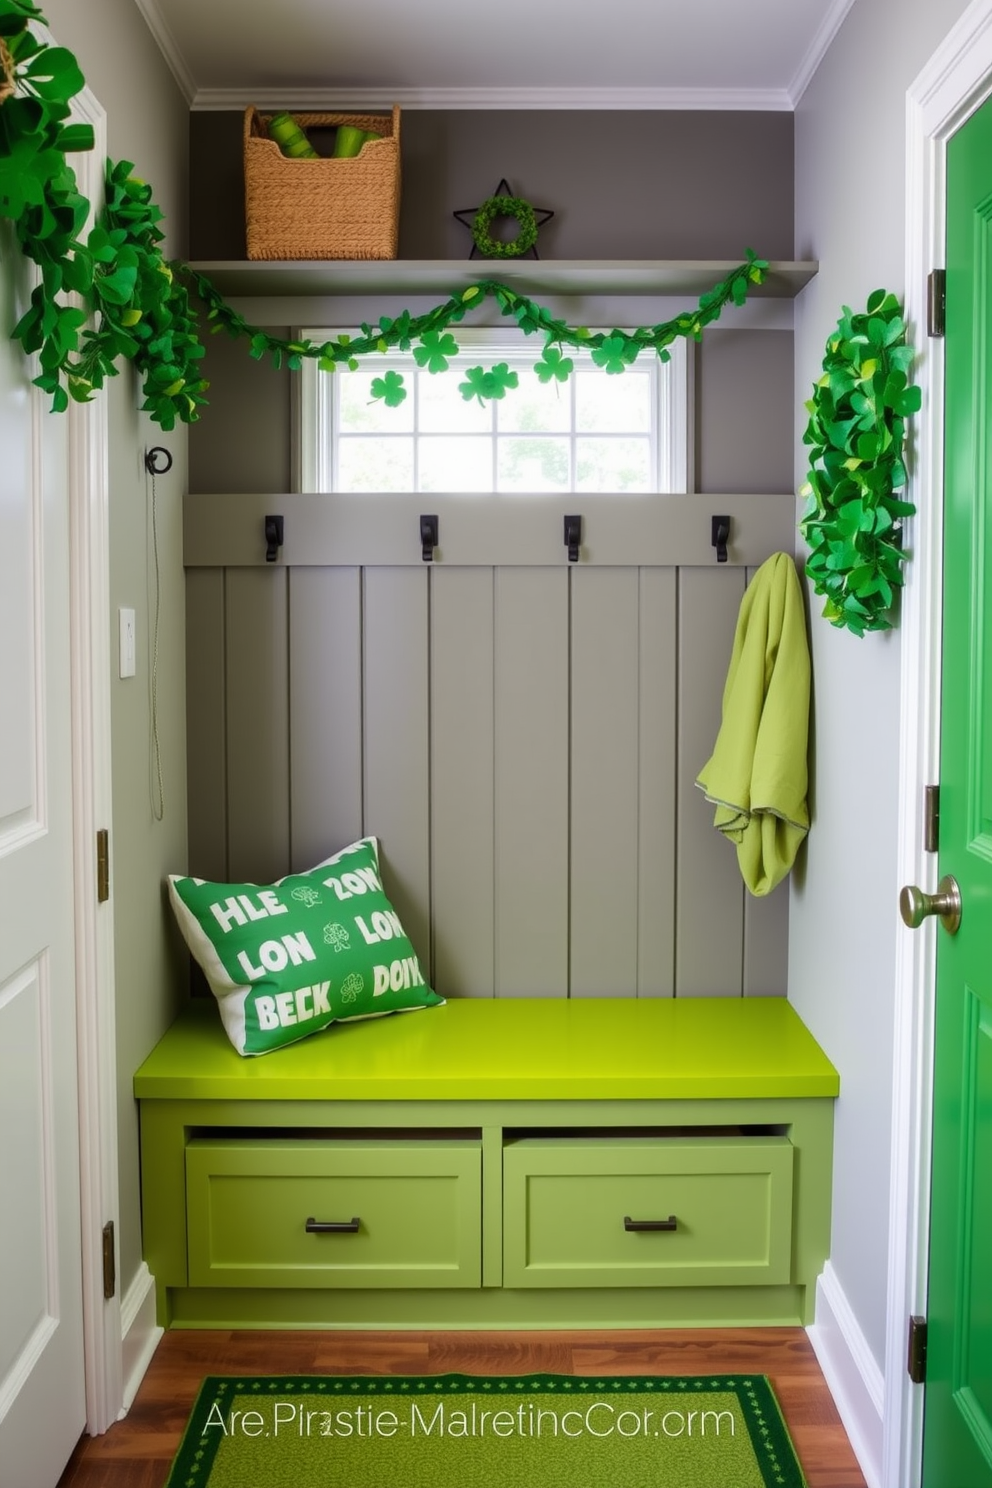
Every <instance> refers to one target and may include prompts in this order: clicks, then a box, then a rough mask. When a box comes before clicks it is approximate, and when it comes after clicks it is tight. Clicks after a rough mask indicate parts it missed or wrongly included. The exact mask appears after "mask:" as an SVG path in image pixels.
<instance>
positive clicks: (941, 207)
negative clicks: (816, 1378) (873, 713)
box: [882, 0, 992, 1488]
mask: <svg viewBox="0 0 992 1488" xmlns="http://www.w3.org/2000/svg"><path fill="white" fill-rule="evenodd" d="M990 92H992V0H973V3H972V4H971V5H970V6H969V7H968V9H967V10H966V11H965V13H964V14H963V15H962V17H961V18H960V20H959V21H958V23H957V25H956V26H955V27H954V28H953V30H952V31H951V32H950V33H949V34H948V36H947V37H946V38H945V40H944V42H943V44H942V45H941V46H940V48H939V49H938V50H937V51H936V52H935V53H934V55H933V57H932V58H931V59H930V61H929V62H928V63H927V65H926V67H925V68H924V69H923V71H922V72H921V73H920V75H919V76H918V77H917V79H916V81H915V82H914V83H913V85H912V87H911V88H910V89H909V91H908V93H907V96H906V245H907V246H906V286H907V288H906V315H907V320H908V322H909V327H910V337H911V339H912V340H913V341H914V343H915V345H916V346H917V347H919V348H920V351H921V358H920V365H919V368H918V371H917V381H918V382H919V384H920V386H921V388H922V390H923V409H922V413H921V417H920V420H919V424H918V427H917V431H916V440H915V445H916V448H915V465H916V469H915V475H914V478H913V493H912V499H913V500H914V501H915V503H916V506H917V515H916V516H915V517H914V518H913V519H912V522H911V524H909V529H908V533H907V542H908V546H909V547H910V548H911V549H912V550H913V554H914V557H913V561H912V562H911V563H910V564H909V565H908V568H907V582H906V588H905V591H904V598H903V607H902V622H901V629H902V675H901V697H902V705H901V719H900V723H901V727H900V738H901V749H900V759H899V802H900V812H899V817H900V822H899V841H898V872H899V882H900V883H918V884H921V885H924V886H926V887H927V888H932V887H933V885H934V884H935V882H936V876H937V875H936V867H937V864H936V858H935V857H934V856H933V855H931V854H927V853H925V852H924V850H923V790H924V787H925V786H926V785H928V784H934V783H936V782H937V781H938V780H939V744H940V711H939V710H940V622H941V561H942V537H943V495H944V484H943V452H944V424H943V397H944V358H943V344H942V342H941V341H939V340H927V306H926V299H927V296H926V285H927V276H928V274H929V273H930V271H931V270H932V269H934V268H940V267H943V264H944V217H945V199H944V161H945V153H946V143H947V140H948V138H949V137H950V136H951V135H952V134H953V133H954V132H955V130H956V129H958V128H959V127H960V126H961V124H962V123H963V122H964V120H965V119H966V118H967V117H968V115H969V114H970V113H972V112H973V111H974V109H975V108H977V106H978V105H979V104H980V103H982V102H983V101H984V99H985V98H986V97H988V95H989V93H990ZM896 934H897V941H896V961H895V966H896V977H895V1027H894V1038H893V1059H894V1081H893V1109H892V1180H891V1188H890V1210H889V1212H890V1216H891V1218H890V1229H889V1268H888V1277H889V1282H888V1297H887V1319H888V1326H887V1338H886V1356H885V1410H884V1415H883V1433H884V1442H883V1459H882V1463H883V1466H882V1482H883V1485H884V1488H918V1484H919V1482H920V1473H921V1458H922V1441H923V1398H922V1394H923V1392H922V1390H920V1389H919V1387H917V1386H915V1385H913V1384H912V1383H911V1381H910V1379H909V1376H908V1374H907V1372H906V1342H907V1327H908V1320H909V1318H910V1316H911V1315H912V1314H914V1313H925V1312H926V1287H927V1258H928V1234H929V1195H930V1119H931V1104H932V1080H933V985H934V970H935V960H936V939H935V931H934V927H933V924H932V922H931V923H930V924H929V925H928V927H927V929H926V930H925V931H921V932H916V933H911V932H910V931H908V930H905V929H904V928H903V927H902V926H900V927H899V928H898V930H897V932H896Z"/></svg>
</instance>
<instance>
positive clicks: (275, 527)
mask: <svg viewBox="0 0 992 1488" xmlns="http://www.w3.org/2000/svg"><path fill="white" fill-rule="evenodd" d="M282 540H283V519H282V517H281V516H270V517H266V518H265V543H266V547H265V561H266V563H275V561H276V554H277V553H278V552H279V549H280V548H281V547H282Z"/></svg>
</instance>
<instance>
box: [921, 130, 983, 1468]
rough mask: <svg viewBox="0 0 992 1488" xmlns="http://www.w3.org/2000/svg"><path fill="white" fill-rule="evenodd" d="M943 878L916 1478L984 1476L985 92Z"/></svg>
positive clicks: (950, 503)
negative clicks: (948, 880) (945, 902)
mask: <svg viewBox="0 0 992 1488" xmlns="http://www.w3.org/2000/svg"><path fill="white" fill-rule="evenodd" d="M947 171H948V190H947V340H946V354H947V382H946V405H945V409H946V411H945V418H946V429H945V449H946V455H945V474H946V494H945V538H944V543H945V548H944V631H943V684H942V687H943V692H942V698H941V769H940V818H941V819H940V857H939V866H940V872H941V874H952V875H953V876H954V878H955V879H957V881H958V883H959V885H960V889H961V900H962V905H963V914H962V922H961V928H960V930H959V932H958V933H957V934H956V935H954V936H951V935H948V934H947V933H946V932H945V931H944V930H943V929H939V930H938V932H937V933H938V950H937V989H936V1034H935V1068H934V1115H933V1181H932V1191H931V1215H930V1236H931V1242H930V1245H931V1248H930V1280H929V1299H928V1317H929V1359H928V1364H927V1386H926V1406H925V1415H924V1434H923V1483H924V1488H990V1485H992V101H990V102H989V103H986V104H985V105H984V106H983V107H982V108H981V109H980V110H978V112H977V113H976V114H975V115H974V116H973V117H972V118H971V119H970V120H969V121H968V123H967V124H966V125H965V126H964V127H963V128H962V129H961V130H960V131H959V132H958V133H957V134H956V135H955V136H954V138H953V139H952V140H951V141H950V142H949V147H948V154H947Z"/></svg>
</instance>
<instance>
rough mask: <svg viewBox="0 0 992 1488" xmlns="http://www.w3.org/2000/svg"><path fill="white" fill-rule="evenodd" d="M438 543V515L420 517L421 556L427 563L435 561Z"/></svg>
mask: <svg viewBox="0 0 992 1488" xmlns="http://www.w3.org/2000/svg"><path fill="white" fill-rule="evenodd" d="M437 543H438V520H437V517H436V516H427V517H421V518H420V556H421V557H422V558H423V560H424V562H425V563H433V562H434V549H435V548H436V547H437Z"/></svg>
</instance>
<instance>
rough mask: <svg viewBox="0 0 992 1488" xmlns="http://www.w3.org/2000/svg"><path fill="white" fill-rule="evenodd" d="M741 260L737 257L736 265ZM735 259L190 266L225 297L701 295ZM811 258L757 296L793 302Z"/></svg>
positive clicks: (778, 272)
mask: <svg viewBox="0 0 992 1488" xmlns="http://www.w3.org/2000/svg"><path fill="white" fill-rule="evenodd" d="M738 262H739V260H738ZM736 267H737V263H736V262H734V261H732V260H729V259H727V260H723V259H719V260H717V259H713V260H702V259H700V260H681V259H654V260H652V259H629V260H611V261H601V260H593V259H483V258H475V259H360V260H355V259H349V260H346V261H326V260H322V261H321V262H319V263H311V262H302V261H301V262H292V263H286V262H275V261H270V260H254V261H251V262H249V261H247V260H230V259H228V260H216V261H206V262H198V263H194V264H192V265H191V268H193V269H195V270H196V271H197V272H198V273H201V274H205V275H206V276H207V277H208V278H209V279H210V280H211V282H212V283H213V284H214V285H215V287H216V288H217V289H218V290H219V291H220V293H221V294H223V295H228V296H232V295H236V296H284V295H291V296H297V295H312V296H320V295H358V294H435V295H446V294H453V293H455V292H456V291H460V290H462V289H465V288H466V287H467V286H468V285H469V284H474V283H476V282H477V281H478V280H480V279H486V278H490V279H499V280H502V281H503V282H504V283H506V284H511V285H513V286H515V287H516V288H518V289H520V291H521V292H522V293H524V294H572V295H592V294H613V295H645V294H649V295H676V294H686V295H694V296H699V295H700V294H703V293H704V292H705V291H706V290H708V289H712V288H713V286H714V285H715V284H718V283H719V282H720V280H721V279H724V278H725V277H726V276H727V275H728V274H729V273H730V272H731V271H732V270H733V269H734V268H736ZM818 268H819V265H818V264H817V263H816V262H815V261H814V260H807V261H801V262H791V261H786V260H774V261H772V262H771V263H770V264H769V268H768V274H767V276H766V278H765V282H764V283H763V284H762V285H760V286H756V287H755V288H754V289H753V291H752V293H753V294H754V295H761V296H763V297H765V298H768V297H772V298H778V299H794V298H795V296H796V295H797V294H798V293H799V291H800V290H801V289H802V288H803V287H804V286H805V285H806V284H808V283H809V281H810V280H811V279H812V278H813V276H814V275H815V274H816V272H817V269H818Z"/></svg>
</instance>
